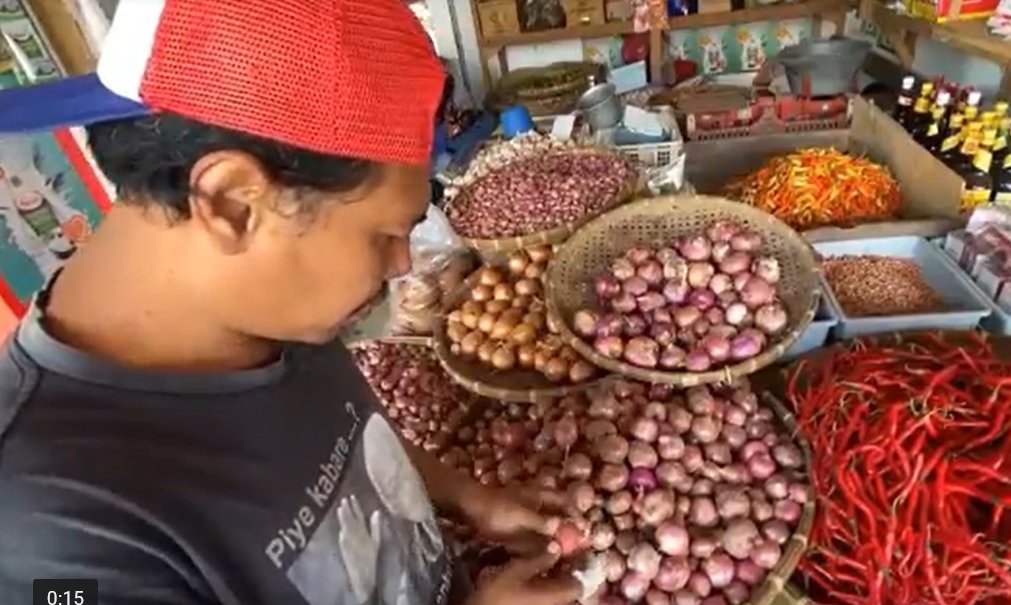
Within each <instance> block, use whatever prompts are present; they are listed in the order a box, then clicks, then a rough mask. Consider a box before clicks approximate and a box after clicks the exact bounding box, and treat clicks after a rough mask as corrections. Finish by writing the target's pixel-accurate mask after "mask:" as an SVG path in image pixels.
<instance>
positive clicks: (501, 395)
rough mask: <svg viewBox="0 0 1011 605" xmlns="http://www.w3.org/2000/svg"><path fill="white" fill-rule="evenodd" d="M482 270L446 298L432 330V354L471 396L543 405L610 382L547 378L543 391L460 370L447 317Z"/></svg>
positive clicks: (463, 297) (602, 379) (601, 377)
mask: <svg viewBox="0 0 1011 605" xmlns="http://www.w3.org/2000/svg"><path fill="white" fill-rule="evenodd" d="M492 264H493V265H494V266H496V267H501V264H497V263H492ZM549 264H550V263H549ZM482 268H483V265H482V267H479V268H478V269H477V270H476V271H474V272H473V273H471V274H470V275H469V276H467V279H465V280H463V283H462V284H460V285H459V286H458V287H457V288H456V289H455V290H453V291H452V292H451V293H450V295H449V296H447V297H446V302H445V304H444V305H443V306H442V308H441V310H440V312H439V315H438V317H437V318H436V322H435V326H434V327H433V329H432V337H431V341H432V350H433V351H434V352H435V356H436V358H438V360H439V364H440V365H441V366H442V368H443V369H444V370H445V371H446V373H447V374H449V375H450V376H451V377H452V378H453V380H455V381H456V382H457V383H458V384H459V385H460V386H462V387H463V388H465V389H467V390H468V391H470V392H471V393H475V394H477V395H481V396H482V397H487V398H489V399H498V400H500V401H509V402H517V403H539V402H542V401H544V400H549V399H558V398H561V397H565V396H567V395H573V394H576V393H582V392H584V391H586V390H588V389H591V388H594V387H597V386H598V385H600V384H601V383H602V382H604V381H606V380H608V379H609V378H610V377H609V376H608V375H607V374H606V373H604V374H603V375H602V376H600V377H598V378H595V379H592V380H588V381H586V382H583V383H580V384H556V383H553V382H549V381H548V379H547V378H543V385H544V386H543V387H539V388H508V387H502V386H497V385H492V384H489V383H487V382H484V381H483V380H480V379H479V378H475V377H474V376H472V375H471V374H469V373H467V372H465V371H464V370H462V369H460V368H459V367H457V366H456V364H454V363H453V360H454V359H456V358H457V357H458V356H457V355H454V354H453V353H452V351H450V349H449V347H450V343H449V336H448V335H447V334H446V317H447V315H448V314H449V312H450V310H451V309H453V308H455V307H457V306H458V305H460V304H462V301H463V300H464V299H465V298H466V295H467V293H468V292H469V291H470V289H471V288H472V287H473V286H474V283H475V282H476V281H477V278H478V274H479V273H480V272H481V269H482ZM489 371H490V370H489ZM510 371H514V370H510ZM526 371H531V370H526Z"/></svg>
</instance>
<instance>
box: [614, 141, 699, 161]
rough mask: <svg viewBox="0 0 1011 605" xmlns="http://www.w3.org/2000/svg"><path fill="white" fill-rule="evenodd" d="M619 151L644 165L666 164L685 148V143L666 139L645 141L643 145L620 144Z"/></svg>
mask: <svg viewBox="0 0 1011 605" xmlns="http://www.w3.org/2000/svg"><path fill="white" fill-rule="evenodd" d="M617 149H618V151H620V152H621V153H622V155H624V156H625V157H627V158H629V159H632V160H635V161H637V162H639V163H640V164H642V165H643V166H650V167H656V166H666V165H668V164H670V163H671V162H672V161H673V159H674V158H676V157H677V156H678V154H680V153H682V152H683V150H684V143H682V142H681V141H680V140H678V141H665V142H663V143H645V144H642V145H620V146H618V147H617Z"/></svg>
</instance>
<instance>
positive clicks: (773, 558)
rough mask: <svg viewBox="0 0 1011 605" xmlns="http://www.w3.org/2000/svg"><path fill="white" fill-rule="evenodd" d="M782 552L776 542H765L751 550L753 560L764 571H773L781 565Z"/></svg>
mask: <svg viewBox="0 0 1011 605" xmlns="http://www.w3.org/2000/svg"><path fill="white" fill-rule="evenodd" d="M781 556H782V551H780V549H779V545H778V544H776V543H775V542H772V541H769V540H765V541H762V542H759V543H758V544H756V545H755V547H754V548H753V549H751V560H752V561H753V562H754V563H755V564H756V565H758V566H759V567H761V568H762V569H772V568H773V567H775V566H776V564H777V563H779V559H780V557H781Z"/></svg>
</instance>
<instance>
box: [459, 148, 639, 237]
mask: <svg viewBox="0 0 1011 605" xmlns="http://www.w3.org/2000/svg"><path fill="white" fill-rule="evenodd" d="M554 154H576V155H609V156H612V157H616V158H620V159H621V160H623V161H625V162H626V163H628V164H629V169H630V175H629V177H628V179H627V180H626V181H625V183H624V184H623V185H622V186H621V187H619V189H618V192H617V193H616V194H615V196H614V199H612V200H611V202H610V203H609V204H607V205H606V206H605V207H604V208H602V209H600V210H599V211H597V212H592V213H588V214H586V215H584V216H583V217H582V218H580V219H577V220H575V221H571V222H568V223H562V224H560V225H557V226H555V227H552V228H551V229H544V230H542V231H535V232H533V233H527V234H524V235H510V236H505V237H497V238H472V237H468V236H466V235H463V234H461V233H459V232H458V231H457V230H456V227H453V223H452V221H450V226H451V227H453V231H454V232H455V233H456V236H457V238H459V240H460V242H461V243H462V244H463V245H465V246H467V247H468V248H472V249H474V250H477V251H478V252H479V253H485V254H491V253H508V252H513V251H515V250H520V249H522V248H528V247H530V246H539V245H544V244H558V243H561V242H563V241H565V239H566V238H568V237H569V236H570V235H572V234H573V233H575V232H576V231H577V230H579V229H580V228H581V227H582V226H584V225H585V224H587V223H588V222H589V221H592V220H593V219H595V218H597V217H599V216H601V215H602V214H606V213H607V212H609V211H611V210H613V209H615V208H617V207H619V206H621V205H623V204H625V203H626V202H629V201H631V200H632V199H633V198H634V197H635V195H636V194H637V193H638V192H639V190H640V189H641V184H642V174H641V170H640V169H639V167H638V166H637V165H636V162H633V161H631V160H630V159H629V158H628V157H627V156H626V155H624V154H622V153H620V152H619V151H616V150H614V149H611V148H607V147H600V146H596V145H592V146H582V147H574V148H563V149H551V150H549V151H547V152H546V153H545V155H554ZM535 156H536V154H532V155H529V156H524V157H523V158H519V159H517V161H524V160H529V159H531V158H533V157H535ZM512 163H513V162H510V163H508V164H504V165H502V166H499V167H497V168H495V169H493V170H489V171H488V172H486V173H485V174H482V175H481V176H479V177H478V178H476V179H475V180H474V181H473V182H471V183H468V184H466V185H463V186H461V187H460V190H459V193H457V194H456V195H455V196H454V197H453V199H451V200H449V201H447V202H446V208H445V210H446V214H447V217H448V215H449V213H450V208H451V207H452V206H453V204H454V203H457V200H458V199H459V198H460V196H462V195H465V194H466V193H467V191H468V190H469V189H470V188H472V187H473V186H474V185H475V184H476V183H478V182H480V181H481V180H482V179H484V178H487V177H488V176H489V175H491V174H494V173H495V172H497V171H498V170H501V169H502V168H505V167H506V166H510V165H512Z"/></svg>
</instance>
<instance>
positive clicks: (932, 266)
mask: <svg viewBox="0 0 1011 605" xmlns="http://www.w3.org/2000/svg"><path fill="white" fill-rule="evenodd" d="M814 249H815V250H816V251H817V252H818V253H819V254H821V255H823V256H839V255H844V254H850V255H864V254H876V255H880V256H891V257H896V258H908V259H911V260H913V261H915V262H916V264H917V265H919V266H920V270H921V271H922V273H923V277H924V279H925V280H926V281H927V283H928V284H929V285H930V287H931V288H933V289H934V291H935V292H937V294H938V295H939V296H941V298H942V299H943V301H944V303H945V305H947V307H948V308H949V309H950V310H949V311H941V312H936V313H915V314H909V315H890V316H883V317H851V316H849V315H847V314H846V313H845V311H843V310H842V307H841V306H840V305H839V301H838V300H836V297H835V295H834V294H833V293H832V288H831V284H828V282H827V280H826V284H828V288H827V289H826V292H827V294H828V296H827V297H826V298H827V299H828V303H829V305H830V307H831V309H832V312H833V313H835V314H836V316H838V317H839V324H838V325H837V326H836V328H835V330H834V335H835V337H837V338H840V339H846V338H852V337H854V336H860V335H862V334H875V333H879V332H897V331H901V330H925V329H942V330H943V329H948V330H969V329H972V328H974V327H976V326H977V325H978V324H979V322H980V320H981V319H983V318H984V317H986V316H987V315H989V314H990V311H991V308H990V306H989V305H988V304H987V302H986V300H985V297H981V296H980V294H981V292H980V290H979V288H978V287H977V286H976V285H975V284H973V283H972V280H971V279H970V278H969V276H968V275H966V274H965V273H964V272H962V271H961V270H960V269H958V268H957V266H953V265H952V262H951V259H949V258H947V257H946V256H945V254H944V253H943V252H941V251H940V250H939V249H938V248H937V247H936V246H934V245H933V244H931V243H930V242H928V241H927V240H926V239H924V238H922V237H915V236H902V237H881V238H871V239H855V240H843V241H835V242H821V243H816V244H814Z"/></svg>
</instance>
